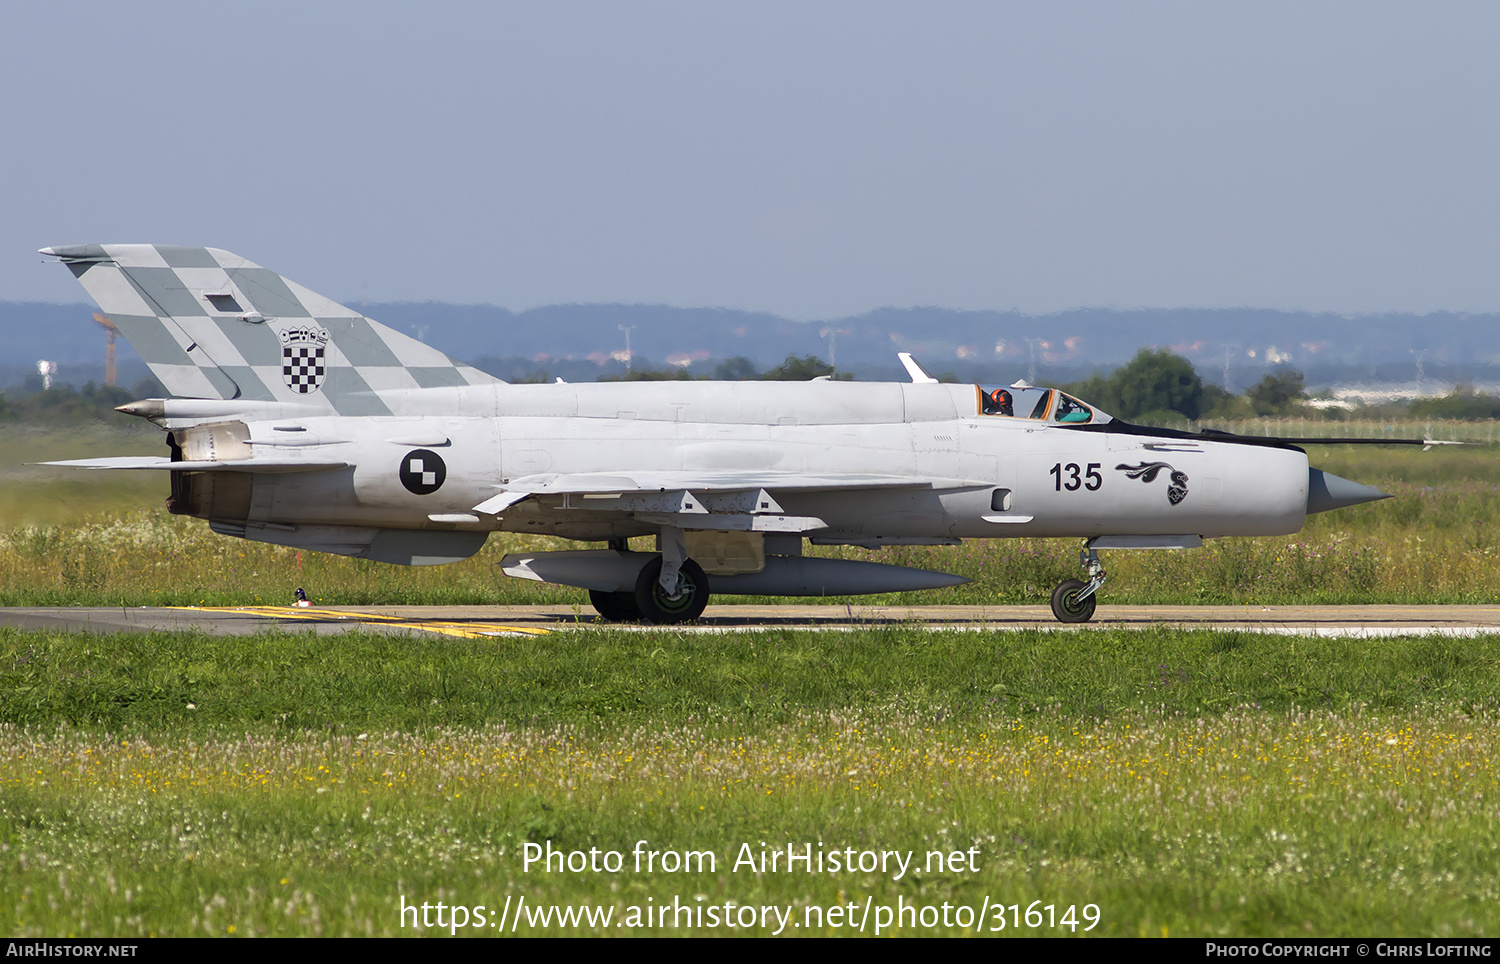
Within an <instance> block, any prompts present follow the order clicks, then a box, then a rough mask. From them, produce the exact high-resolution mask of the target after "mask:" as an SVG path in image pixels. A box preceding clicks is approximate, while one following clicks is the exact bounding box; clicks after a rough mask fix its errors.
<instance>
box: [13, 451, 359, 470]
mask: <svg viewBox="0 0 1500 964" xmlns="http://www.w3.org/2000/svg"><path fill="white" fill-rule="evenodd" d="M32 464H34V465H57V466H62V467H63V468H69V469H166V470H168V471H170V472H274V473H278V474H279V473H285V472H327V471H331V470H333V469H347V468H350V463H348V462H293V461H285V460H277V459H233V460H224V461H219V462H208V461H202V462H173V461H172V460H171V459H169V458H167V457H165V456H161V455H115V456H110V457H108V458H102V459H69V460H67V461H65V462H35V463H32Z"/></svg>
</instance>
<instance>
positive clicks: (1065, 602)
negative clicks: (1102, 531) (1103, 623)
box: [1052, 546, 1105, 623]
mask: <svg viewBox="0 0 1500 964" xmlns="http://www.w3.org/2000/svg"><path fill="white" fill-rule="evenodd" d="M1078 564H1079V565H1080V566H1082V567H1083V570H1084V572H1086V573H1087V574H1088V577H1089V580H1088V582H1084V581H1083V580H1081V579H1064V580H1063V581H1062V582H1061V583H1059V584H1058V586H1057V588H1056V589H1054V590H1052V615H1054V616H1056V617H1057V621H1058V622H1062V623H1086V622H1088V621H1089V620H1090V619H1092V618H1094V608H1095V607H1096V606H1097V605H1098V599H1097V598H1096V597H1095V593H1096V592H1098V590H1099V587H1100V586H1102V585H1104V579H1105V575H1104V565H1103V563H1101V562H1100V561H1099V553H1098V552H1097V551H1096V550H1095V549H1094V548H1093V547H1092V546H1088V547H1086V548H1085V549H1083V551H1081V552H1079V553H1078Z"/></svg>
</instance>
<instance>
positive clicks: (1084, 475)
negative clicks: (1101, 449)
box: [1051, 462, 1104, 492]
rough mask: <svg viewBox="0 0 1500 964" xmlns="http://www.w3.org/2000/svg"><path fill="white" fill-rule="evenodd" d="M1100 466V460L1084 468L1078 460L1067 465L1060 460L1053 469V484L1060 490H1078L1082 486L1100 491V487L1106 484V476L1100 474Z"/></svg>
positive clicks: (1093, 490)
mask: <svg viewBox="0 0 1500 964" xmlns="http://www.w3.org/2000/svg"><path fill="white" fill-rule="evenodd" d="M1099 466H1100V463H1098V462H1090V463H1089V464H1088V467H1087V469H1084V468H1081V467H1080V466H1079V465H1078V463H1077V462H1069V463H1068V464H1067V465H1063V464H1062V463H1061V462H1059V463H1057V464H1056V465H1054V466H1052V469H1051V475H1052V481H1053V484H1054V486H1055V488H1056V489H1057V491H1058V492H1061V491H1062V490H1063V489H1067V490H1068V491H1069V492H1077V491H1078V490H1079V489H1080V488H1084V489H1088V490H1089V491H1090V492H1098V491H1099V487H1100V486H1102V485H1103V484H1104V476H1102V475H1100V474H1099ZM1065 480H1066V481H1065Z"/></svg>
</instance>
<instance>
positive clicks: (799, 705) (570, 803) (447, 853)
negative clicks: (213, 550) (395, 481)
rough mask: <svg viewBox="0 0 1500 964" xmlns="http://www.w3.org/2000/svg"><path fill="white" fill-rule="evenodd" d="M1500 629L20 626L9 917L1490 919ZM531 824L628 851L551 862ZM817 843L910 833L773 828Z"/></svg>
mask: <svg viewBox="0 0 1500 964" xmlns="http://www.w3.org/2000/svg"><path fill="white" fill-rule="evenodd" d="M1497 658H1500V639H1496V638H1485V639H1477V640H1472V639H1471V640H1446V639H1382V640H1364V641H1352V640H1318V641H1309V640H1297V639H1288V638H1283V637H1269V636H1256V635H1236V634H1216V633H1188V632H1178V631H1166V630H1162V631H1155V632H1123V631H1122V632H1099V633H1088V634H1086V635H1082V636H1080V635H1076V634H1072V633H1043V632H1026V633H1012V634H980V633H928V632H924V631H920V630H915V629H908V628H902V627H887V628H884V629H879V630H870V631H866V632H858V633H847V634H844V633H841V634H832V633H792V632H772V633H765V634H759V635H755V634H742V635H733V636H712V637H703V636H688V635H684V634H680V633H673V632H653V633H623V634H622V633H617V632H616V633H611V632H602V631H593V630H582V631H577V632H567V633H559V634H554V635H552V636H550V637H546V638H544V639H535V638H525V639H505V640H496V641H486V642H468V641H455V640H450V639H444V640H436V641H434V640H427V639H406V638H390V637H379V636H360V635H349V636H340V637H333V638H327V637H325V638H316V637H313V636H310V635H307V636H301V635H273V636H265V637H260V638H256V639H253V640H243V639H240V640H216V639H208V638H203V637H193V636H183V635H171V634H159V635H140V636H115V637H107V638H100V637H84V636H45V635H35V634H20V633H5V634H0V669H3V673H4V680H3V682H4V686H3V689H0V718H3V719H5V720H7V721H9V722H8V723H7V724H6V725H4V726H3V727H0V921H3V924H4V926H5V928H6V930H7V931H8V932H9V933H11V934H13V935H16V936H31V935H44V934H50V935H58V934H65V933H78V934H96V935H97V934H114V935H143V934H163V935H166V934H171V935H178V934H180V935H192V934H198V935H207V934H236V935H270V934H280V935H293V934H324V935H335V934H343V935H347V934H353V935H363V934H374V935H382V934H413V933H418V932H420V931H422V930H423V929H422V928H418V927H417V926H416V923H417V921H416V919H415V918H414V917H411V916H408V918H407V919H406V926H405V927H403V926H402V916H401V907H402V902H403V900H404V901H405V903H406V904H407V905H410V906H415V905H419V904H421V903H424V902H425V903H428V904H429V905H431V906H435V904H436V903H437V902H439V901H441V902H443V903H444V904H445V905H446V906H448V907H449V908H450V909H451V908H452V907H456V906H462V907H463V908H465V914H466V915H468V916H466V917H465V918H464V920H465V921H466V923H467V926H464V927H462V928H459V929H458V933H467V934H490V933H496V932H497V928H496V926H495V924H496V920H497V918H496V916H495V915H496V914H498V912H499V910H500V909H501V907H502V906H504V905H505V901H506V899H507V898H510V899H511V900H512V904H511V910H512V911H520V910H521V908H522V907H531V908H533V911H532V913H534V914H541V913H553V911H549V910H547V909H548V908H549V907H553V906H561V907H571V908H577V907H582V906H584V905H587V906H589V907H590V908H593V910H594V912H595V913H600V914H602V913H604V912H606V911H608V912H609V913H611V914H612V915H613V917H612V919H611V923H610V924H609V925H605V924H603V923H601V922H599V921H597V920H596V921H595V922H594V923H592V924H590V923H587V922H583V923H578V924H575V925H573V926H564V925H561V924H560V923H559V922H558V920H557V919H556V918H553V919H552V920H551V921H550V923H548V924H543V923H541V921H540V920H533V919H532V918H531V917H529V916H526V915H525V914H523V915H522V918H521V922H520V923H519V925H517V924H516V920H515V918H514V917H512V918H510V923H509V924H508V925H507V928H506V932H507V933H508V932H509V927H510V926H517V928H518V929H517V932H518V933H538V934H560V933H614V934H629V933H652V934H691V933H705V932H707V933H725V934H727V933H753V934H767V933H772V932H774V931H775V930H776V929H777V920H776V918H775V917H774V915H773V916H772V917H771V918H769V922H768V923H766V924H765V925H761V924H759V923H756V924H753V925H751V926H746V927H745V928H744V929H743V930H737V929H734V928H730V927H727V926H725V925H724V924H723V923H722V918H721V923H720V925H719V926H717V927H712V926H709V925H708V924H704V923H702V921H703V920H705V919H706V918H700V919H699V924H700V926H697V927H689V926H687V924H686V923H685V922H684V921H685V919H683V920H679V921H678V923H677V924H676V925H673V926H660V924H659V922H655V923H654V925H653V926H645V923H651V921H650V919H649V918H648V917H647V916H645V915H646V914H647V913H648V911H647V909H648V908H659V907H661V906H663V905H671V904H672V901H673V899H674V898H677V899H678V900H679V901H680V902H681V903H683V904H686V905H688V906H690V907H697V908H707V907H717V908H721V911H720V913H721V914H722V913H723V911H722V908H724V907H726V905H727V904H728V903H729V902H735V903H736V904H738V905H742V906H748V907H758V908H762V907H764V908H770V907H774V908H779V911H778V912H779V913H783V914H786V915H790V916H788V917H786V918H785V922H784V923H783V924H782V925H781V926H782V927H783V928H784V932H785V933H808V930H807V928H809V927H811V928H812V931H813V932H815V933H847V932H849V931H850V930H852V929H853V928H852V927H851V926H846V925H849V924H850V923H851V922H850V921H848V920H845V919H844V918H843V917H840V918H839V926H837V927H835V926H833V924H832V922H831V921H830V918H829V917H828V916H827V914H828V912H829V910H830V908H846V909H847V908H848V906H849V905H850V904H851V903H853V904H854V905H855V907H856V909H857V911H858V913H857V914H856V915H855V916H857V917H861V918H862V919H863V920H864V924H865V933H872V932H873V931H874V929H875V926H876V924H877V923H880V918H879V916H878V915H879V914H880V912H881V910H882V909H884V913H885V914H886V918H885V920H884V926H883V930H884V932H886V933H902V934H932V933H955V934H956V933H964V932H972V931H974V930H976V929H980V930H983V931H986V932H994V931H995V930H996V929H997V923H996V920H997V918H996V912H995V907H996V906H997V905H998V906H999V907H1000V908H1002V911H1001V915H1002V916H1003V917H1004V919H1005V926H1004V929H1003V930H999V931H998V932H999V933H1001V934H1007V935H1010V934H1021V935H1038V934H1056V935H1071V934H1084V933H1092V934H1100V935H1113V936H1123V935H1147V936H1156V935H1161V934H1169V935H1178V936H1182V935H1188V934H1193V935H1220V936H1236V935H1238V936H1273V935H1288V936H1306V935H1312V934H1324V935H1330V934H1381V935H1389V936H1402V935H1406V936H1420V935H1429V936H1476V935H1478V936H1484V935H1488V936H1493V935H1494V934H1495V933H1496V931H1497V929H1500V912H1497V911H1496V909H1495V908H1496V906H1497V903H1496V900H1497V897H1500V894H1497V893H1496V891H1497V887H1500V885H1497V884H1496V881H1497V880H1500V822H1497V821H1496V816H1497V813H1496V811H1497V808H1500V785H1497V784H1500V773H1497V771H1496V769H1495V768H1494V767H1493V766H1492V764H1491V761H1492V760H1493V758H1494V756H1495V754H1496V752H1497V750H1500V745H1497V744H1500V681H1497V677H1496V675H1495V673H1494V667H1495V664H1496V660H1497ZM639 841H646V843H645V844H643V845H638V842H639ZM528 843H530V844H536V845H539V846H542V847H545V846H547V845H548V844H550V845H551V846H552V847H553V848H555V849H556V850H558V851H560V852H565V853H566V852H578V853H580V854H586V853H588V852H589V851H591V850H593V851H597V852H598V854H599V855H604V856H605V859H607V855H609V854H611V853H614V854H618V855H620V856H619V861H620V862H619V865H618V869H617V870H616V871H615V872H610V871H608V870H606V869H601V870H599V871H597V872H596V871H592V870H589V871H585V872H581V873H566V872H561V871H559V870H557V869H555V868H554V870H553V871H552V872H548V871H547V870H545V869H544V867H543V865H541V864H537V865H534V866H531V867H529V868H528V867H527V866H526V864H525V863H524V859H525V856H526V845H527V844H528ZM788 845H793V846H794V847H795V848H797V852H799V853H800V852H804V848H806V847H807V846H808V845H812V846H813V848H814V850H815V851H817V852H821V853H825V854H826V853H830V852H835V851H837V852H838V853H839V854H840V855H841V856H842V855H843V854H844V853H845V852H846V851H853V852H854V853H855V854H858V853H860V852H866V851H868V852H886V851H890V852H893V853H896V854H910V855H912V856H911V860H912V864H911V865H910V866H909V867H908V868H907V872H906V873H904V874H901V875H900V877H899V879H897V875H896V869H897V868H896V865H895V864H892V865H891V867H890V868H888V869H887V870H886V871H884V872H882V871H880V870H879V869H870V870H859V869H856V870H854V871H843V870H842V869H841V870H840V871H839V872H825V873H805V872H802V870H801V869H800V868H798V869H796V870H794V871H792V872H788V871H787V870H786V867H785V864H784V862H783V863H782V864H781V865H780V866H779V867H778V868H777V869H775V870H769V869H767V868H765V867H763V866H760V865H759V864H757V865H756V867H754V868H752V867H751V866H749V865H748V864H746V863H745V862H744V859H743V858H745V857H746V855H747V854H748V855H749V856H750V857H752V858H756V859H757V860H758V859H759V858H760V856H761V855H763V854H769V853H771V852H773V851H778V852H780V853H781V854H784V853H785V850H786V848H787V846H788ZM745 846H748V848H749V849H748V850H744V849H743V848H744V847H745ZM637 849H642V850H643V852H645V851H650V850H655V851H657V852H658V857H657V859H658V860H664V859H667V858H665V857H664V856H662V855H666V854H679V853H683V852H688V851H692V852H703V853H708V854H712V855H713V859H714V862H715V866H714V868H713V869H712V870H708V869H699V868H698V867H694V868H693V869H692V870H691V871H689V872H670V871H667V870H663V869H662V868H661V867H660V866H655V867H653V868H652V870H650V871H646V870H641V871H637V870H635V868H634V860H633V854H634V851H635V850H637ZM932 853H938V854H941V855H942V859H943V860H944V861H945V864H944V866H943V867H941V868H937V867H928V866H927V861H928V855H929V854H932ZM955 854H962V855H963V857H962V862H961V863H959V865H958V866H956V867H955V866H954V865H953V863H952V862H951V858H952V856H953V855H955ZM700 859H702V858H700ZM737 861H738V866H737V865H736V864H737ZM522 898H524V901H525V903H524V904H518V903H517V902H519V901H521V900H522ZM867 902H868V907H869V914H868V916H864V915H865V911H864V908H865V907H866V906H867ZM1033 902H1040V903H1037V904H1036V906H1035V907H1034V908H1033V907H1032V905H1033ZM945 904H946V905H947V911H946V913H947V918H946V923H944V922H943V919H942V918H943V914H944V913H945V911H944V910H943V907H944V905H945ZM481 905H482V906H483V907H484V908H486V910H485V911H483V912H480V911H478V910H477V908H478V907H480V906H481ZM1049 905H1050V909H1049ZM903 907H906V908H908V909H909V910H910V918H909V919H908V920H906V921H905V922H904V923H902V921H901V920H900V919H899V918H897V917H896V916H895V915H897V914H898V913H899V912H900V910H901V908H903ZM809 908H815V909H816V910H809ZM912 908H927V909H930V910H913V909H912ZM960 908H967V910H966V911H963V910H960ZM1012 908H1014V909H1012ZM1028 908H1031V909H1033V911H1034V914H1033V917H1032V922H1031V924H1028V922H1027V919H1026V912H1027V910H1028ZM1069 908H1072V911H1073V913H1072V915H1071V920H1072V923H1071V924H1069V923H1068V922H1067V921H1066V920H1065V917H1067V916H1068V914H1067V912H1068V909H1069ZM632 912H634V913H635V914H637V915H641V916H640V920H641V921H642V922H644V923H643V924H642V926H641V927H640V928H621V927H620V926H618V925H619V923H620V922H621V921H624V920H628V919H629V915H630V914H631V913H632ZM479 913H484V914H487V915H488V916H487V917H485V918H484V921H485V926H475V921H476V920H478V919H479V918H477V917H476V916H474V915H476V914H479ZM845 913H846V914H847V913H848V912H847V910H846V911H845ZM919 914H921V915H926V916H925V918H924V917H922V916H918V915H919ZM809 915H812V916H809ZM819 915H821V916H819ZM924 920H926V921H928V922H930V924H931V926H924ZM447 921H448V922H449V923H450V924H451V923H452V921H453V915H452V914H451V913H450V914H449V917H448V918H447ZM965 921H967V925H965V923H964V922H965ZM794 922H795V923H796V924H797V925H798V926H793V923H794ZM1091 922H1092V923H1093V926H1092V927H1090V926H1089V925H1090V923H1091ZM427 924H428V925H429V926H428V927H426V928H425V932H427V933H431V932H432V931H434V930H440V931H442V932H444V933H446V932H447V929H446V928H439V927H438V926H437V924H436V920H435V918H433V917H431V916H430V915H429V919H428V921H427ZM1033 925H1034V926H1033Z"/></svg>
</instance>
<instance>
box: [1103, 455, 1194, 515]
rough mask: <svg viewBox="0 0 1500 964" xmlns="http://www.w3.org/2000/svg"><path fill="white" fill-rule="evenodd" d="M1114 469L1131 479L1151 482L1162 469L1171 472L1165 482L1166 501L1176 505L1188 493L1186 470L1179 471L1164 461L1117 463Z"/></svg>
mask: <svg viewBox="0 0 1500 964" xmlns="http://www.w3.org/2000/svg"><path fill="white" fill-rule="evenodd" d="M1115 468H1116V469H1119V470H1120V471H1121V472H1124V473H1125V474H1126V475H1128V476H1129V477H1130V478H1132V479H1140V480H1141V481H1142V482H1146V483H1148V484H1149V483H1151V482H1155V481H1156V476H1157V474H1158V473H1159V472H1161V470H1162V469H1166V470H1167V471H1168V472H1170V473H1171V476H1170V477H1169V478H1170V481H1169V482H1168V484H1167V501H1168V502H1170V503H1172V504H1173V505H1177V504H1178V503H1179V502H1181V501H1182V500H1183V499H1186V498H1187V494H1188V488H1187V484H1188V477H1187V473H1186V472H1179V471H1177V470H1176V469H1174V468H1172V466H1170V465H1168V464H1167V463H1166V462H1142V463H1141V464H1140V465H1117V466H1115Z"/></svg>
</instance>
